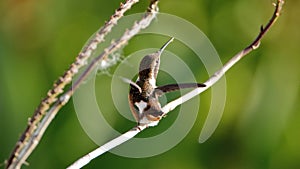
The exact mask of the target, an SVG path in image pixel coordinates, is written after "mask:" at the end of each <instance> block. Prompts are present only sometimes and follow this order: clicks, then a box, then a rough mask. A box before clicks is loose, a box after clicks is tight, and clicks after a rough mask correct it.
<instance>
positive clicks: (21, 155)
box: [6, 0, 138, 169]
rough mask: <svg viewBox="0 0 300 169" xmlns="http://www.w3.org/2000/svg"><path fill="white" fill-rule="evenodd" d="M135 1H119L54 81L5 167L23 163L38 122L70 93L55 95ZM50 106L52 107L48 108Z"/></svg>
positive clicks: (30, 148) (33, 145) (66, 100)
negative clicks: (69, 64) (99, 27)
mask: <svg viewBox="0 0 300 169" xmlns="http://www.w3.org/2000/svg"><path fill="white" fill-rule="evenodd" d="M137 2H138V0H127V1H126V3H125V4H122V3H121V4H120V8H119V9H117V10H116V11H115V13H114V15H112V16H111V18H110V20H109V21H108V22H106V23H105V25H104V26H103V27H102V28H101V29H100V30H99V31H98V32H97V34H96V35H95V37H94V38H93V39H91V40H90V41H89V43H88V44H87V45H86V46H85V47H84V49H83V50H82V51H81V52H80V53H79V54H78V56H77V57H76V59H75V62H74V63H73V64H71V66H70V67H69V69H68V70H67V71H66V72H65V73H64V74H63V76H61V77H60V78H59V79H58V80H57V81H56V82H55V83H54V85H53V88H52V89H51V90H49V91H48V93H47V96H46V97H45V98H44V99H43V100H42V101H41V103H40V105H39V106H38V108H37V109H36V110H35V112H34V114H33V116H32V117H31V118H29V119H28V125H27V128H26V130H25V131H24V132H23V134H22V135H21V137H20V139H19V141H18V142H17V144H16V146H15V148H14V150H13V152H12V154H11V155H10V157H9V159H8V161H7V165H6V168H9V169H16V168H20V167H21V165H22V164H23V163H25V160H26V159H27V158H28V156H29V155H30V154H31V152H32V151H33V150H34V148H35V147H36V146H37V144H38V142H39V140H40V138H41V136H42V135H43V132H42V133H41V134H37V135H36V134H34V133H36V132H35V131H37V129H38V128H39V126H40V124H39V123H40V122H41V120H42V119H43V117H44V116H45V114H46V112H47V111H48V110H49V109H50V110H52V111H49V112H55V111H53V110H56V111H58V110H59V109H60V108H61V107H62V106H63V105H65V104H66V103H67V102H68V100H69V98H70V96H71V95H65V96H64V97H61V98H60V99H57V97H58V96H59V95H60V94H62V93H63V91H64V88H65V86H66V85H68V84H69V83H70V82H71V81H72V79H73V77H74V75H76V74H77V73H78V70H79V69H80V68H81V67H83V66H84V65H85V64H86V62H87V60H88V58H89V57H90V56H91V55H92V53H93V52H94V50H95V49H96V48H97V46H98V45H99V44H100V43H101V42H103V41H104V38H105V36H106V35H107V34H108V33H109V32H111V30H112V28H113V27H114V26H115V25H116V24H117V22H118V20H119V19H120V18H122V16H123V15H124V13H125V12H126V11H127V10H129V9H130V8H131V7H132V5H134V4H135V3H137ZM51 106H52V108H50V107H51ZM53 107H55V108H53ZM55 114H56V113H54V115H52V116H53V117H54V116H55ZM49 123H50V122H49ZM47 126H48V125H47ZM46 128H47V127H46ZM44 130H45V129H44ZM30 140H34V143H32V142H30Z"/></svg>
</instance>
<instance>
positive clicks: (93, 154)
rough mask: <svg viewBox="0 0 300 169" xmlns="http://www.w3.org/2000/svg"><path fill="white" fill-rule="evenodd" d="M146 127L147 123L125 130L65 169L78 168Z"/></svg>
mask: <svg viewBox="0 0 300 169" xmlns="http://www.w3.org/2000/svg"><path fill="white" fill-rule="evenodd" d="M146 128H147V125H139V126H137V127H134V128H132V129H131V130H129V131H127V132H126V133H124V134H122V135H121V136H119V137H117V138H115V139H113V140H111V141H109V142H107V143H106V144H104V145H103V146H101V147H99V148H97V149H95V150H93V151H92V152H90V153H88V154H87V155H85V156H83V157H81V158H80V159H79V160H77V161H75V162H74V163H73V164H72V165H70V166H69V167H68V168H67V169H78V168H81V167H83V166H85V165H86V164H88V163H89V162H90V161H91V160H93V159H94V158H96V157H98V156H100V155H101V154H103V153H105V152H107V151H109V150H111V149H113V148H115V147H117V146H118V145H120V144H122V143H124V142H126V141H127V140H129V139H131V138H133V137H134V136H135V135H137V134H138V133H139V132H141V131H143V130H144V129H146Z"/></svg>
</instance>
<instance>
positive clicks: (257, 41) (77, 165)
mask: <svg viewBox="0 0 300 169" xmlns="http://www.w3.org/2000/svg"><path fill="white" fill-rule="evenodd" d="M283 4H284V0H277V3H276V4H275V12H274V14H273V15H272V18H271V19H270V21H269V22H268V24H267V26H266V27H261V30H260V33H259V34H258V36H257V37H256V39H255V40H254V41H253V42H252V43H251V44H250V45H249V46H247V47H246V48H245V49H244V50H242V51H241V52H239V53H237V54H236V55H235V56H233V57H232V58H231V59H230V60H229V61H228V62H227V63H226V64H225V65H224V66H223V67H222V68H221V69H220V70H219V71H217V72H216V73H215V74H214V75H213V76H211V77H210V78H209V79H208V80H207V81H206V82H205V83H204V84H205V85H206V87H201V88H197V89H194V90H193V91H191V92H189V93H187V94H185V95H183V96H182V97H180V98H178V99H176V100H174V101H172V102H170V103H168V104H167V105H165V106H164V107H163V108H162V111H163V112H164V115H166V114H167V113H169V112H170V111H172V110H173V109H175V108H176V107H177V106H179V105H181V104H183V103H185V102H186V101H188V100H190V99H192V98H193V97H195V96H197V95H199V94H200V93H202V92H203V91H205V90H207V89H208V88H209V87H211V86H212V85H214V84H215V83H216V82H217V81H218V80H219V79H220V78H221V77H222V76H223V75H224V74H225V73H226V72H227V71H228V70H229V69H230V68H231V67H232V66H233V65H235V64H236V63H237V62H238V61H239V60H241V59H242V58H243V57H244V56H245V55H247V54H248V53H250V52H251V51H253V50H254V49H256V48H258V47H259V44H260V41H261V39H262V38H263V36H264V35H265V33H266V32H268V31H269V29H270V28H271V27H272V25H273V24H274V23H275V22H276V20H277V19H278V17H279V15H280V13H281V10H282V6H283ZM164 115H163V117H165V116H164ZM155 125H156V124H155ZM155 125H151V124H148V125H138V126H136V127H134V128H132V129H131V130H129V131H128V132H126V133H124V134H122V135H121V136H119V137H117V138H115V139H113V140H111V141H109V142H107V143H106V144H104V145H103V146H101V147H99V148H97V149H95V150H94V151H92V152H90V153H89V154H87V155H85V156H83V157H82V158H80V159H79V160H77V161H76V162H74V163H73V164H72V165H71V166H69V167H68V169H77V168H81V167H83V166H85V165H86V164H88V163H89V162H90V161H91V160H92V159H94V158H96V157H98V156H100V155H101V154H103V153H105V152H107V151H109V150H111V149H113V148H115V147H117V146H118V145H120V144H122V143H124V142H126V141H128V140H130V139H131V138H133V137H134V136H136V135H137V134H138V133H140V132H141V131H143V130H144V129H146V128H147V127H148V126H155Z"/></svg>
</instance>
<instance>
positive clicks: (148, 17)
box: [68, 0, 158, 169]
mask: <svg viewBox="0 0 300 169" xmlns="http://www.w3.org/2000/svg"><path fill="white" fill-rule="evenodd" d="M157 4H158V0H153V1H151V3H150V6H149V8H148V10H147V13H146V14H145V15H144V17H143V18H142V19H141V20H140V21H138V22H136V23H135V24H134V25H133V27H132V28H131V29H129V30H127V31H126V32H125V33H124V35H123V36H122V37H121V38H120V39H119V40H118V41H117V43H116V44H114V45H113V46H118V45H121V44H123V43H126V42H127V41H128V40H129V39H131V38H132V37H133V36H134V35H136V34H137V33H138V32H139V31H140V30H141V29H144V28H146V27H147V26H148V25H149V24H150V23H151V21H152V20H153V19H154V18H155V16H156V14H157V12H158V7H157ZM111 47H112V46H111ZM111 47H109V48H108V50H110V48H111ZM104 53H106V52H104ZM104 53H103V54H104ZM103 54H101V55H99V56H98V57H97V58H95V60H94V61H93V62H92V63H95V64H91V65H90V66H89V68H88V69H86V71H85V72H84V73H83V74H82V76H81V77H80V78H79V79H78V81H83V79H84V78H85V77H86V76H87V74H88V73H89V72H90V71H91V70H92V69H93V67H95V66H96V63H97V62H98V61H99V60H100V58H101V57H104V56H103ZM78 83H79V82H78ZM76 84H77V82H75V86H74V87H76ZM145 128H147V125H139V126H137V127H134V128H132V129H131V130H129V131H128V132H126V133H125V134H122V135H121V136H119V137H117V138H115V139H113V140H111V141H110V142H108V143H107V144H105V145H103V146H101V147H99V148H98V149H96V150H94V151H92V152H91V153H89V154H87V155H85V156H84V157H82V158H80V159H79V160H77V161H75V162H74V163H73V164H72V165H70V166H69V167H68V169H75V168H81V167H83V166H85V165H86V164H88V163H89V162H90V161H91V160H92V159H94V158H96V157H98V156H99V155H101V154H103V153H105V152H107V151H109V150H110V149H112V148H114V147H116V146H118V145H120V144H122V143H124V142H126V141H127V140H129V139H131V138H133V137H134V136H135V135H137V134H138V133H139V132H141V131H142V130H144V129H145Z"/></svg>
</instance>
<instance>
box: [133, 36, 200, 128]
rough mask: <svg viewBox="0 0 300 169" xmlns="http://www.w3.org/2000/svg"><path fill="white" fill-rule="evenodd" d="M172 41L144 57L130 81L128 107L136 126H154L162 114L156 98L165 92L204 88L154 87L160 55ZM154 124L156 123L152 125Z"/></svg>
mask: <svg viewBox="0 0 300 169" xmlns="http://www.w3.org/2000/svg"><path fill="white" fill-rule="evenodd" d="M173 40H174V38H171V39H170V40H169V41H168V42H166V43H165V44H164V45H163V46H162V47H161V48H160V50H158V51H157V52H155V53H152V54H149V55H146V56H145V57H144V58H143V59H142V61H141V63H140V67H139V74H138V78H137V80H136V82H135V83H134V82H132V81H130V82H129V83H130V91H129V96H128V98H129V105H130V109H131V112H132V114H133V116H134V118H135V120H136V121H137V122H138V124H146V125H151V126H155V125H157V123H158V122H159V120H160V119H161V118H162V116H163V114H164V112H162V110H161V105H160V103H159V100H158V97H160V96H162V95H163V94H165V93H167V92H172V91H176V90H179V89H183V88H197V87H205V86H206V85H205V84H199V83H183V84H169V85H164V86H158V87H157V86H156V78H157V74H158V71H159V65H160V55H161V54H162V52H163V51H164V49H165V48H166V47H167V46H168V45H169V44H170V43H171V42H172V41H173ZM154 122H156V123H154Z"/></svg>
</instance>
